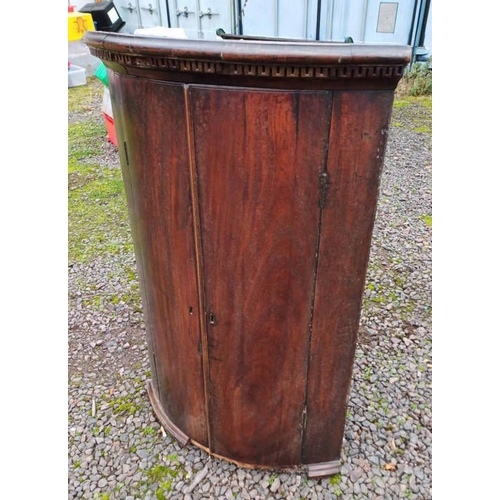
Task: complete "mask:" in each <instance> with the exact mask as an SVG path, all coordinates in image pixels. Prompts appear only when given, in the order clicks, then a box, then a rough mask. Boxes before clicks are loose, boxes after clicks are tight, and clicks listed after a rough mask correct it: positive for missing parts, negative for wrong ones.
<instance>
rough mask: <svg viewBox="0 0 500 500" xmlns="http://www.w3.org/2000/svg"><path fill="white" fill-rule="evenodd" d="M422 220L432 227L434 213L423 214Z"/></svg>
mask: <svg viewBox="0 0 500 500" xmlns="http://www.w3.org/2000/svg"><path fill="white" fill-rule="evenodd" d="M420 220H422V221H423V222H424V223H425V225H426V226H427V227H432V215H428V214H424V215H421V216H420Z"/></svg>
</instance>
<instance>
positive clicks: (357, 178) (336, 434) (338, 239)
mask: <svg viewBox="0 0 500 500" xmlns="http://www.w3.org/2000/svg"><path fill="white" fill-rule="evenodd" d="M392 99H393V94H392V92H391V91H377V92H369V93H367V92H360V91H355V92H336V93H335V95H334V100H333V111H332V123H331V129H330V146H329V154H328V161H327V172H328V175H329V179H330V186H329V193H328V197H327V200H326V203H325V207H324V209H323V212H322V218H321V219H322V220H321V233H320V247H319V261H318V275H317V281H316V293H315V299H314V315H313V328H312V335H311V351H310V360H309V375H308V390H307V407H306V412H307V426H306V429H305V434H304V446H303V455H302V459H303V462H304V463H321V462H327V461H330V460H331V459H332V456H333V457H340V450H341V446H342V437H343V433H344V423H345V417H346V411H347V396H348V392H349V385H350V381H351V373H352V366H353V362H354V351H355V346H356V336H357V331H358V326H359V315H360V310H361V299H362V296H363V290H364V284H365V276H366V267H367V264H368V258H369V254H370V241H371V234H372V229H373V223H374V220H375V210H376V202H377V194H378V186H379V178H380V173H381V169H382V165H383V161H384V151H385V143H386V139H387V132H388V128H389V120H390V114H391V109H392ZM326 353H328V354H327V355H326ZM325 436H328V439H325Z"/></svg>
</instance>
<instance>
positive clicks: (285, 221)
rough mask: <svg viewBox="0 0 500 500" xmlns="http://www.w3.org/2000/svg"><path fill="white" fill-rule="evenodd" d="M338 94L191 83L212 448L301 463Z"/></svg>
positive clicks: (237, 456)
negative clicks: (323, 184)
mask: <svg viewBox="0 0 500 500" xmlns="http://www.w3.org/2000/svg"><path fill="white" fill-rule="evenodd" d="M331 100H332V95H331V93H330V92H323V91H318V92H300V91H264V90H250V89H232V88H213V87H212V88H208V87H203V86H192V87H191V88H190V91H189V108H190V116H191V119H192V126H193V131H194V144H195V161H196V166H197V175H198V179H197V180H198V191H199V206H200V219H201V238H202V258H203V276H204V293H205V301H206V303H205V304H206V311H205V312H206V315H207V316H206V318H207V337H208V351H209V373H210V380H209V393H210V408H211V436H212V438H211V439H212V451H213V452H214V453H217V454H220V455H223V456H226V457H229V458H232V459H234V460H241V461H245V462H247V463H254V464H259V463H265V464H281V465H284V464H296V463H298V462H299V460H300V449H301V428H302V424H303V410H304V400H305V388H306V377H307V361H308V343H309V335H310V328H311V325H310V320H311V306H312V300H313V293H314V281H315V270H316V252H317V245H318V230H319V214H320V208H319V197H320V187H319V177H320V174H321V172H322V170H323V169H324V167H325V158H326V153H327V143H328V130H329V121H330V111H331Z"/></svg>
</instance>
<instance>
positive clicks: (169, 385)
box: [109, 71, 208, 446]
mask: <svg viewBox="0 0 500 500" xmlns="http://www.w3.org/2000/svg"><path fill="white" fill-rule="evenodd" d="M109 73H110V75H109V81H110V87H111V93H112V96H113V113H114V114H115V115H116V124H117V135H118V139H119V141H120V149H121V164H122V169H123V174H124V181H125V183H126V185H128V188H127V198H128V204H129V211H130V218H131V224H132V231H133V237H134V244H135V250H136V256H137V260H138V267H139V272H140V273H141V274H142V276H140V278H141V279H140V286H141V292H142V297H143V306H144V309H145V313H146V314H145V316H146V321H147V335H148V337H149V338H148V343H149V345H150V360H151V365H152V367H151V368H152V374H153V389H154V390H155V391H156V396H157V400H158V401H157V402H158V403H159V405H160V406H161V409H162V410H163V412H164V414H165V415H166V416H167V417H168V418H169V419H170V420H171V422H172V423H173V424H174V426H177V427H178V428H179V429H180V430H181V431H182V432H183V433H185V434H187V436H189V437H190V438H192V439H193V440H195V441H197V442H198V443H200V444H202V445H204V446H208V438H207V428H206V412H205V396H204V389H203V372H202V351H201V338H200V323H199V315H200V311H199V306H198V289H197V281H196V261H195V247H194V235H193V214H192V210H191V197H190V174H189V155H188V142H187V127H186V110H185V104H184V89H183V85H180V84H168V83H160V82H152V81H145V80H140V79H137V78H133V77H128V76H124V75H118V74H115V73H113V72H112V71H110V72H109ZM151 351H152V352H151ZM151 354H152V355H151ZM154 371H156V380H155V377H154V373H153V372H154Z"/></svg>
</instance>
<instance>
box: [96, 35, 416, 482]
mask: <svg viewBox="0 0 500 500" xmlns="http://www.w3.org/2000/svg"><path fill="white" fill-rule="evenodd" d="M86 41H87V43H88V45H89V46H90V48H91V51H92V53H93V54H94V55H97V56H98V57H101V58H102V59H103V60H104V62H105V63H106V65H107V67H108V69H109V70H110V71H109V80H110V90H111V97H112V103H113V112H114V115H115V123H116V127H117V135H118V139H119V141H120V158H121V164H122V169H123V176H124V181H125V186H126V191H127V200H128V204H129V210H130V217H131V222H132V231H133V238H134V244H135V251H136V255H137V262H138V270H139V279H140V283H141V291H142V294H143V295H142V296H143V304H144V309H145V316H146V326H147V334H148V343H149V347H150V359H151V365H152V382H151V383H150V384H149V385H148V392H149V394H150V397H151V401H152V405H153V409H154V411H155V413H156V414H157V416H158V418H159V420H160V421H161V422H162V423H163V424H164V425H165V426H166V428H167V429H168V430H169V431H170V432H171V433H172V434H173V435H174V436H175V437H176V438H177V439H178V440H179V441H180V442H181V443H182V444H185V443H186V442H187V441H189V440H191V441H192V442H193V443H195V444H196V445H198V446H200V447H202V448H203V449H206V450H207V451H208V452H209V453H212V454H214V455H216V456H220V457H222V458H226V459H228V460H232V461H234V462H236V463H240V464H245V465H249V466H258V467H278V468H289V467H292V468H293V467H306V469H307V472H308V474H309V475H310V476H311V477H318V476H324V475H330V474H333V473H335V472H337V471H338V470H339V466H340V451H341V445H342V436H343V432H344V423H345V414H346V405H347V397H348V392H349V385H350V380H351V372H352V366H353V361H354V351H355V344H356V334H357V328H358V322H359V314H360V308H361V298H362V294H363V287H364V279H365V274H366V266H367V262H368V256H369V250H370V240H371V233H372V229H373V222H374V217H375V210H376V201H377V191H378V186H379V178H380V172H381V168H382V165H383V156H384V148H385V143H386V139H387V129H388V124H389V118H390V112H391V107H392V99H393V90H394V88H395V86H396V84H397V81H398V80H399V78H400V77H401V74H402V70H403V68H404V66H405V65H406V64H407V62H408V60H409V55H410V50H409V48H407V47H388V46H380V47H373V46H356V45H343V44H331V43H323V44H314V43H290V44H287V43H282V42H272V41H254V42H248V41H239V42H200V41H196V40H165V39H154V38H144V37H131V36H126V35H115V34H113V35H109V34H105V33H102V32H89V33H88V34H87V35H86Z"/></svg>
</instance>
